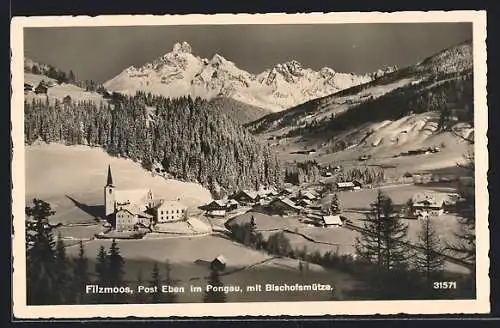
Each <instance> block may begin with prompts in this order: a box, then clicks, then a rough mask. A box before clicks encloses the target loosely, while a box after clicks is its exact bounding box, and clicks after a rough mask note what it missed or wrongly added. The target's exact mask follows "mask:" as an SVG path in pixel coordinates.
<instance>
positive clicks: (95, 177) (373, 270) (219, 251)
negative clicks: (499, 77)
mask: <svg viewBox="0 0 500 328" xmlns="http://www.w3.org/2000/svg"><path fill="white" fill-rule="evenodd" d="M11 36H12V38H11V40H12V43H11V49H12V57H11V58H12V60H11V63H12V64H11V70H12V79H11V81H12V83H11V85H12V102H11V103H12V109H11V113H12V122H11V123H12V131H11V137H12V145H13V157H12V169H13V170H12V172H13V173H12V180H13V186H12V199H13V203H12V209H13V216H12V217H13V232H12V246H13V254H12V256H13V295H12V300H13V312H14V316H15V317H16V318H40V319H43V318H64V319H71V318H99V317H101V318H103V317H107V318H126V317H137V318H141V317H162V318H166V317H189V318H191V317H204V316H210V317H234V316H277V315H296V316H304V315H308V316H311V315H313V316H314V315H318V316H319V315H374V314H400V313H405V314H455V313H487V312H489V310H490V304H489V293H490V287H489V286H490V281H489V277H488V272H489V263H490V262H489V257H488V251H489V230H488V189H487V184H488V182H487V173H486V172H487V171H488V150H487V136H486V134H487V130H488V123H487V122H488V119H487V117H488V109H487V102H486V44H485V40H486V12H485V11H447V12H440V11H434V12H433V11H428V12H394V13H377V12H371V13H359V12H350V13H348V12H345V13H311V14H280V13H276V14H254V15H251V14H217V15H166V16H153V15H133V16H120V15H116V16H97V17H85V16H78V17H71V16H61V17H14V18H13V19H12V23H11ZM476 128H477V129H476ZM476 196H478V197H477V198H476Z"/></svg>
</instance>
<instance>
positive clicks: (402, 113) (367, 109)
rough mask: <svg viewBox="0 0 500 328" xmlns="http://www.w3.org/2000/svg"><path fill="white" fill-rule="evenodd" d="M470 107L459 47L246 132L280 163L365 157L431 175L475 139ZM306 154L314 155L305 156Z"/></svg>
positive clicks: (464, 48) (469, 76) (467, 57)
mask: <svg viewBox="0 0 500 328" xmlns="http://www.w3.org/2000/svg"><path fill="white" fill-rule="evenodd" d="M473 107H474V106H473V72H472V43H471V42H464V43H461V44H458V45H456V46H454V47H451V48H448V49H444V50H443V51H441V52H439V53H437V54H434V55H432V56H430V57H428V58H426V59H425V60H423V61H422V62H420V63H417V64H416V65H414V66H410V67H406V68H403V69H400V70H398V71H395V72H392V73H389V74H385V75H383V76H382V77H381V78H379V79H377V80H374V81H371V82H369V83H366V84H363V85H358V86H354V87H352V88H349V89H346V90H342V91H340V92H337V93H335V94H333V95H329V96H326V97H322V98H318V99H314V100H311V101H309V102H306V103H303V104H301V105H299V106H296V107H294V108H290V109H287V110H284V111H281V112H277V113H271V114H269V115H266V116H264V117H262V118H261V119H258V120H256V121H254V122H251V123H249V124H247V125H246V127H247V128H249V129H250V130H251V131H252V132H253V133H254V134H256V135H258V136H259V138H261V139H262V140H267V142H268V143H270V144H271V146H273V148H274V149H275V150H277V151H278V152H279V153H280V157H281V158H282V159H284V160H286V161H294V160H297V161H300V160H304V159H317V160H318V161H320V162H325V163H329V162H332V161H357V160H358V157H360V156H361V155H366V156H371V158H372V159H371V161H372V162H373V163H377V164H391V165H396V163H400V164H405V165H407V167H412V165H413V166H418V167H419V168H420V169H430V168H436V167H446V166H453V165H454V164H453V163H455V164H456V163H457V162H458V161H460V159H461V158H462V156H463V154H464V152H466V151H467V149H468V144H467V142H465V141H464V138H467V139H470V138H471V136H473V133H474V129H473V126H472V125H473V124H472V123H473V116H474V108H473ZM451 130H455V132H451ZM456 131H459V132H456ZM457 133H458V134H459V136H457ZM432 147H440V148H441V149H440V151H439V152H437V153H433V154H431V155H429V154H427V155H418V156H417V155H415V156H406V155H402V154H405V153H406V152H409V151H419V150H422V149H428V148H432ZM311 149H314V150H315V151H314V154H309V155H304V154H303V152H304V151H305V150H311ZM419 160H420V161H421V163H420V164H418V165H417V162H416V161H419ZM373 163H372V164H373ZM398 165H399V164H398Z"/></svg>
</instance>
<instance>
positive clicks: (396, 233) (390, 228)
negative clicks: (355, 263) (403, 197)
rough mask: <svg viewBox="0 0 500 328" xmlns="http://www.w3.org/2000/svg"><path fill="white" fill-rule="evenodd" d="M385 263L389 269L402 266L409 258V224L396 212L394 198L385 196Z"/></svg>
mask: <svg viewBox="0 0 500 328" xmlns="http://www.w3.org/2000/svg"><path fill="white" fill-rule="evenodd" d="M382 213H383V220H382V222H383V224H382V238H383V253H382V254H383V263H384V265H385V268H386V269H387V270H391V269H394V268H398V267H402V266H403V265H405V264H406V260H407V259H408V247H407V235H408V225H406V224H405V223H404V222H402V220H401V219H400V218H399V217H398V216H397V215H396V214H395V213H394V206H393V204H392V199H391V198H389V197H387V196H386V197H385V201H384V203H383V206H382Z"/></svg>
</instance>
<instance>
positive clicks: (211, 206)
mask: <svg viewBox="0 0 500 328" xmlns="http://www.w3.org/2000/svg"><path fill="white" fill-rule="evenodd" d="M236 208H238V202H237V201H236V200H234V199H229V200H223V199H217V200H213V201H211V202H210V203H208V204H206V205H204V206H202V207H201V209H203V210H205V211H206V212H207V215H209V216H225V215H226V213H227V212H229V211H232V210H234V209H236Z"/></svg>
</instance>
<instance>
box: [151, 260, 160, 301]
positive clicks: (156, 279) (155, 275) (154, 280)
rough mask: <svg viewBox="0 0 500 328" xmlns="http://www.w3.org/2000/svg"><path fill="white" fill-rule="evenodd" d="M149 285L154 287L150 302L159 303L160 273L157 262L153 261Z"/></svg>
mask: <svg viewBox="0 0 500 328" xmlns="http://www.w3.org/2000/svg"><path fill="white" fill-rule="evenodd" d="M151 287H153V288H156V291H155V292H154V293H151V303H161V302H162V300H161V275H160V269H159V268H158V263H156V262H155V264H154V266H153V272H152V274H151Z"/></svg>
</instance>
